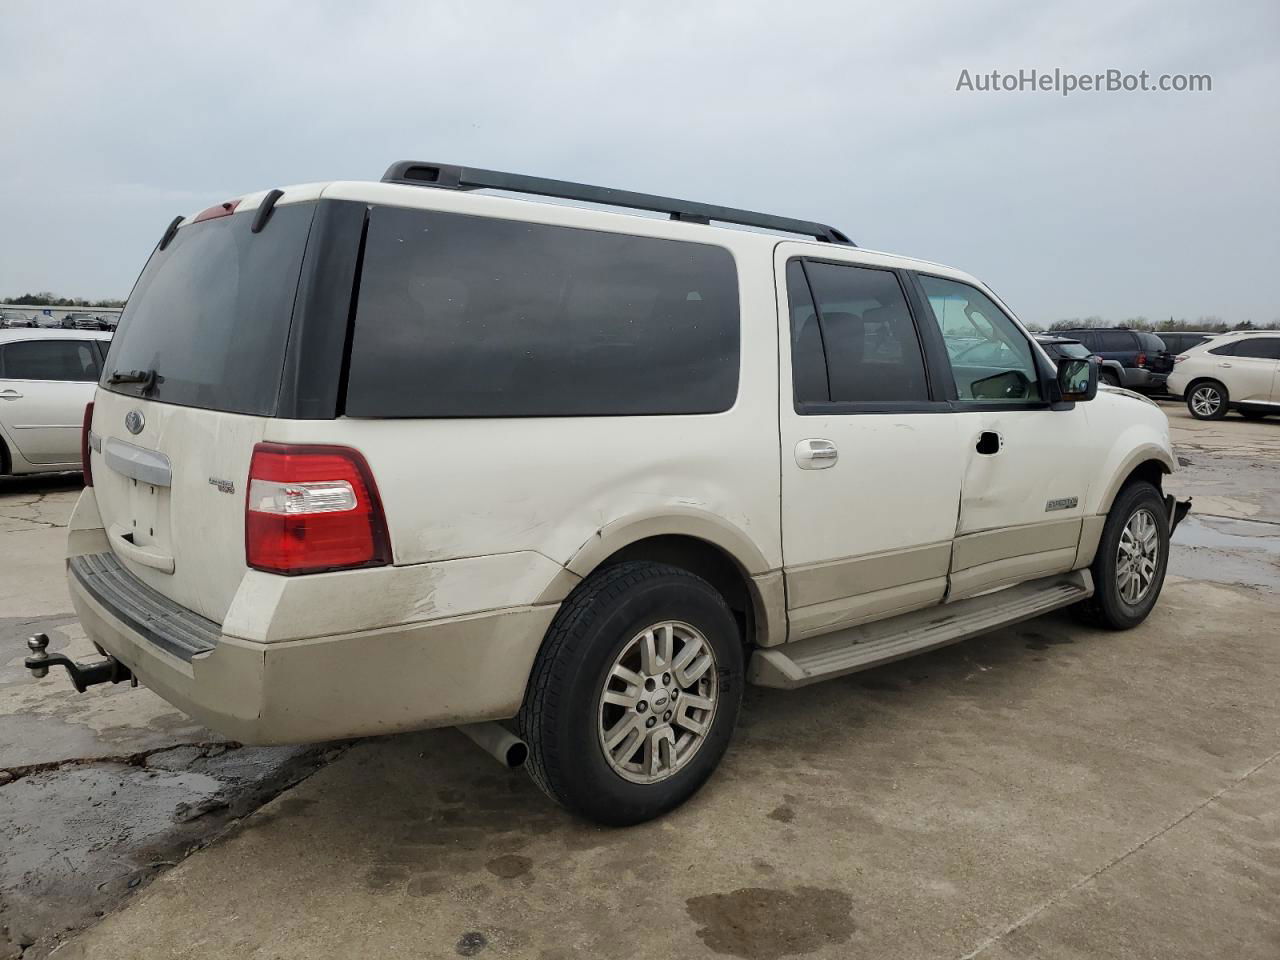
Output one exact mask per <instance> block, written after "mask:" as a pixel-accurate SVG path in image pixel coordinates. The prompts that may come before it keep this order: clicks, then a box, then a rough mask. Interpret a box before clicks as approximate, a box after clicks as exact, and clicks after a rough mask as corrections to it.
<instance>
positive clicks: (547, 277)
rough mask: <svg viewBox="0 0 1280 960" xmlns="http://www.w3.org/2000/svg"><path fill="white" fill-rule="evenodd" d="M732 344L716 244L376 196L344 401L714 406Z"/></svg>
mask: <svg viewBox="0 0 1280 960" xmlns="http://www.w3.org/2000/svg"><path fill="white" fill-rule="evenodd" d="M738 356H739V322H738V278H737V271H736V268H735V265H734V260H733V257H732V255H731V254H730V253H729V252H728V251H727V250H724V249H723V248H721V247H715V246H709V245H706V244H699V243H686V242H683V241H676V240H660V239H654V238H651V237H634V236H627V235H623V234H614V233H604V232H600V231H594V230H580V229H576V228H569V227H557V226H547V225H543V224H534V223H524V222H520V221H512V220H497V219H490V218H485V217H471V216H463V215H460V214H452V213H440V212H436V211H422V210H405V209H399V208H392V207H377V208H375V209H373V210H372V211H371V212H370V219H369V228H368V237H367V240H366V243H365V254H364V265H363V268H362V272H361V278H360V293H359V301H358V305H357V309H356V324H355V332H354V335H353V339H352V347H351V365H350V372H349V375H348V380H347V399H346V413H347V414H348V415H350V416H356V417H533V416H617V415H641V414H680V413H715V412H719V411H722V410H727V409H728V408H729V407H731V406H733V403H734V401H735V399H736V397H737V392H738Z"/></svg>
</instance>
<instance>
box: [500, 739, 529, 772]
mask: <svg viewBox="0 0 1280 960" xmlns="http://www.w3.org/2000/svg"><path fill="white" fill-rule="evenodd" d="M528 759H529V745H528V744H527V743H525V742H524V741H523V740H520V739H517V740H516V742H515V743H513V744H511V746H509V747H507V753H506V756H505V757H504V758H503V761H502V762H503V763H505V764H506V765H507V767H508V768H509V769H511V770H514V769H516V768H517V767H523V766H524V762H525V761H526V760H528Z"/></svg>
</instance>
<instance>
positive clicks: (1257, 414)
mask: <svg viewBox="0 0 1280 960" xmlns="http://www.w3.org/2000/svg"><path fill="white" fill-rule="evenodd" d="M1236 413H1238V414H1240V416H1242V417H1244V418H1245V419H1246V420H1261V419H1262V418H1263V417H1265V416H1266V415H1267V411H1266V410H1237V411H1236Z"/></svg>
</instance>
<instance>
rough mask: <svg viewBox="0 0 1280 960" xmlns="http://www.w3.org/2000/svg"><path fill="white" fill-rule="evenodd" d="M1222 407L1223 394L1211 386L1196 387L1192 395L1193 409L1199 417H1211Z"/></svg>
mask: <svg viewBox="0 0 1280 960" xmlns="http://www.w3.org/2000/svg"><path fill="white" fill-rule="evenodd" d="M1220 406H1222V394H1220V393H1219V392H1218V391H1217V390H1216V389H1214V388H1213V387H1209V386H1204V387H1196V389H1195V390H1194V391H1193V392H1192V394H1191V409H1192V410H1194V411H1195V412H1196V413H1197V414H1198V415H1199V416H1202V417H1211V416H1213V415H1214V414H1215V413H1217V412H1218V408H1219V407H1220Z"/></svg>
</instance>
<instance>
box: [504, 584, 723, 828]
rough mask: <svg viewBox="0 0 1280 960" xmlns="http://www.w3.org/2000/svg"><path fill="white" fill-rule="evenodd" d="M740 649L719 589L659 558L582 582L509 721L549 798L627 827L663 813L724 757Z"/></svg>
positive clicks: (556, 624)
mask: <svg viewBox="0 0 1280 960" xmlns="http://www.w3.org/2000/svg"><path fill="white" fill-rule="evenodd" d="M743 671H744V666H743V649H742V640H741V637H740V635H739V632H738V626H737V623H736V621H735V620H734V618H733V615H732V614H731V613H730V612H729V608H728V607H727V606H726V605H725V602H724V599H723V598H722V597H721V596H720V594H719V593H718V592H717V591H716V590H715V589H714V588H713V587H712V586H711V585H710V584H709V583H707V582H706V581H705V580H703V579H702V578H701V577H697V576H694V575H693V574H691V573H689V572H687V571H685V570H681V569H679V568H676V567H671V566H666V565H664V564H657V563H638V562H630V563H622V564H618V565H616V566H612V567H608V568H606V569H605V570H603V571H601V572H600V573H598V574H595V575H593V576H591V577H589V578H587V580H585V581H583V582H582V583H581V584H580V585H579V586H578V587H577V588H576V589H575V590H574V592H573V593H572V594H571V595H570V596H569V599H568V600H566V601H565V602H564V604H563V605H562V606H561V608H560V612H559V613H558V614H557V615H556V618H555V620H554V621H553V622H552V625H551V629H550V630H549V631H548V634H547V639H546V641H545V643H544V644H543V648H542V650H541V651H540V652H539V654H538V658H537V661H536V662H535V663H534V668H533V674H532V676H531V677H530V681H529V691H528V693H527V694H526V696H525V702H524V705H523V707H522V708H521V711H520V714H519V717H518V718H517V725H518V727H519V729H520V733H521V736H523V737H524V739H525V741H526V742H527V743H528V744H529V760H528V763H527V768H528V770H529V772H530V774H531V775H532V777H533V779H534V782H536V783H537V784H538V786H539V787H541V788H542V790H543V791H544V792H545V793H546V794H547V795H548V796H549V797H551V798H552V799H553V800H556V801H557V802H559V803H562V804H563V805H564V806H566V807H568V808H569V809H570V810H572V811H574V812H575V813H578V814H580V815H581V816H584V817H587V818H589V819H591V820H595V821H597V822H598V823H604V824H609V825H613V826H624V825H629V824H634V823H641V822H643V821H645V820H650V819H652V818H654V817H657V816H660V815H661V814H663V813H666V812H667V811H668V810H671V809H673V808H674V807H677V806H679V805H680V804H681V803H683V802H684V801H685V800H687V799H688V798H689V797H691V796H692V795H693V794H694V793H695V792H697V790H698V788H699V787H701V786H702V784H703V783H704V782H706V780H707V778H708V777H709V776H711V773H712V771H714V770H715V768H716V765H717V764H718V763H719V762H720V758H721V757H722V756H723V755H724V752H725V749H726V748H727V747H728V745H729V739H730V737H731V736H732V734H733V728H734V725H735V724H736V722H737V718H738V708H739V705H740V703H741V699H742V684H743Z"/></svg>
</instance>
